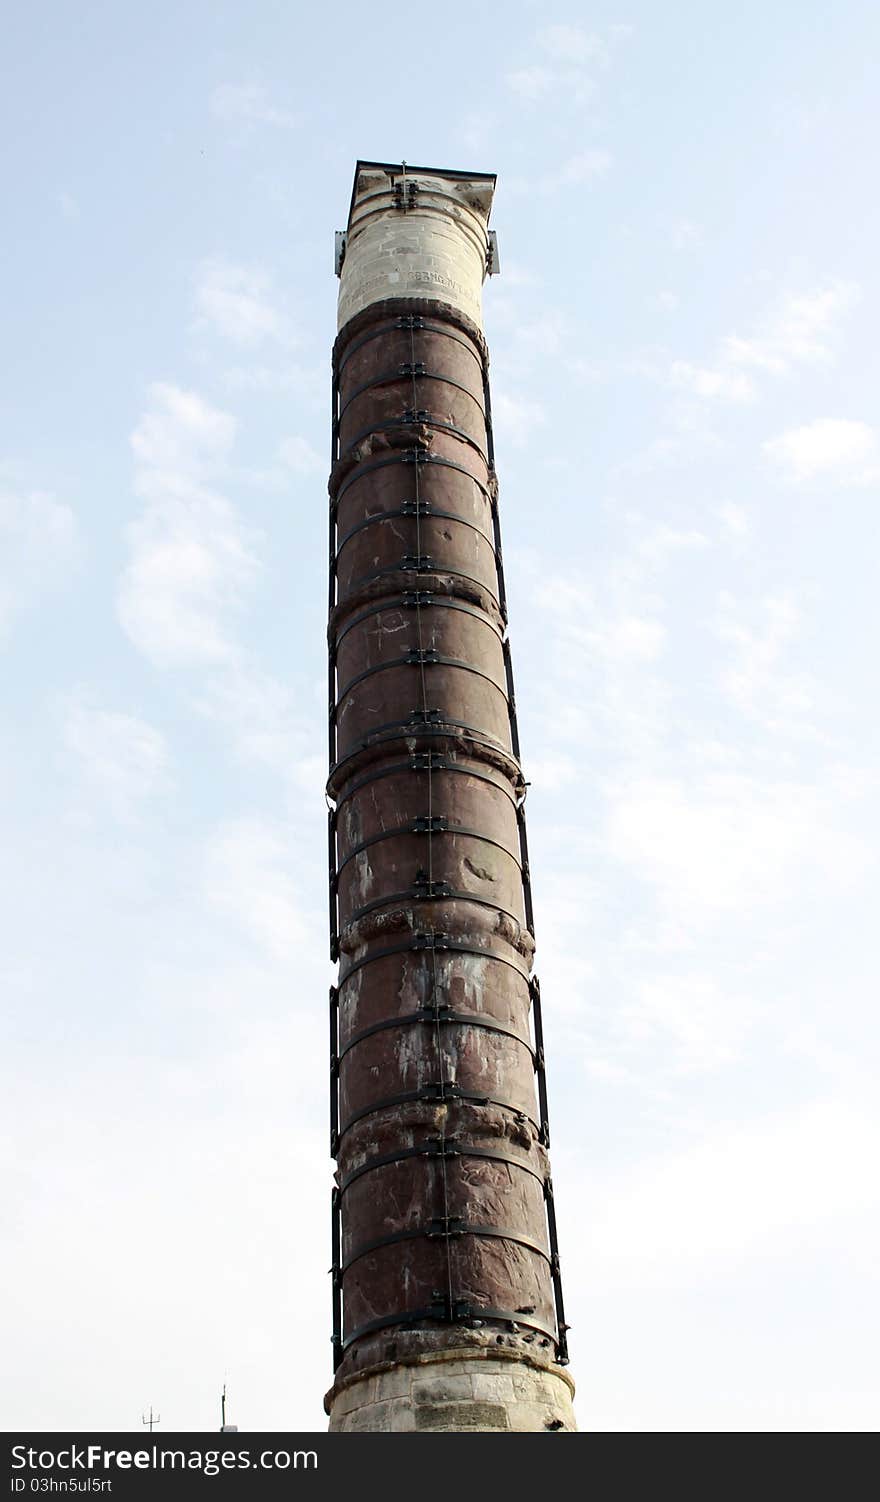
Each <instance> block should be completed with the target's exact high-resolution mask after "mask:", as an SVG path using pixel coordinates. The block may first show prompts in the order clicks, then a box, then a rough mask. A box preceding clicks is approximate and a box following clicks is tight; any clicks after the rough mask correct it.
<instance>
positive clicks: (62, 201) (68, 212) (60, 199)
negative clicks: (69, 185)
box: [55, 189, 80, 220]
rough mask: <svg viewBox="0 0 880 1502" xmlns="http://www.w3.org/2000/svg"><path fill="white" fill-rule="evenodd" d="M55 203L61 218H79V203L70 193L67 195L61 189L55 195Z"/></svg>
mask: <svg viewBox="0 0 880 1502" xmlns="http://www.w3.org/2000/svg"><path fill="white" fill-rule="evenodd" d="M55 202H56V203H57V204H58V207H59V209H60V211H61V214H62V217H63V218H65V219H70V220H73V219H78V218H79V217H80V207H79V203H78V201H77V200H76V199H75V198H74V196H73V194H72V193H68V192H66V191H65V190H64V189H62V190H61V191H60V192H59V193H56V195H55Z"/></svg>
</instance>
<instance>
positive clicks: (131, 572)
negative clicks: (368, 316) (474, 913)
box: [0, 0, 880, 1430]
mask: <svg viewBox="0 0 880 1502" xmlns="http://www.w3.org/2000/svg"><path fill="white" fill-rule="evenodd" d="M878 31H880V18H878V12H877V9H876V7H875V6H873V5H869V4H864V5H861V4H857V3H848V4H843V5H841V6H838V7H837V8H836V10H835V12H834V16H833V18H832V17H831V15H830V13H829V12H828V10H827V7H820V6H818V5H816V4H803V3H801V4H798V5H793V4H778V5H775V6H772V7H768V6H766V4H763V5H758V4H754V3H748V0H747V3H744V4H741V5H740V6H738V7H735V8H732V7H729V6H720V5H716V6H707V5H704V4H683V3H677V4H676V3H673V4H671V5H667V6H664V7H662V8H661V7H657V6H654V5H648V4H645V3H636V4H632V5H630V6H628V7H626V8H624V9H621V8H620V7H619V6H617V5H604V4H596V5H590V6H587V5H583V6H578V5H574V6H572V5H568V6H566V5H559V6H546V5H540V6H539V5H533V4H527V3H520V4H516V3H514V4H510V3H508V4H505V5H504V6H503V7H502V6H500V5H494V4H493V5H489V6H484V7H482V8H476V7H472V6H464V5H462V4H460V3H456V0H451V3H449V4H447V5H446V6H445V7H444V8H443V11H442V13H438V14H437V15H436V16H435V17H430V18H428V17H422V18H421V19H419V18H418V17H417V15H416V13H414V12H413V10H412V7H410V6H403V5H399V4H395V3H391V4H388V5H386V6H385V7H384V8H383V10H382V13H381V18H380V21H379V23H378V24H377V23H370V22H368V21H367V20H366V19H365V13H364V10H363V7H357V6H354V5H351V4H347V3H345V0H342V3H340V4H338V5H336V6H334V7H333V8H332V9H330V8H326V9H324V10H316V9H315V8H314V7H311V6H308V7H307V6H305V5H301V4H293V3H290V4H280V3H279V4H270V3H268V0H253V3H251V4H250V5H248V6H247V7H245V6H240V5H230V4H222V3H220V4H218V3H211V4H207V3H205V4H198V3H194V0H182V3H178V4H175V5H173V6H172V5H169V4H166V3H164V0H160V3H157V4H155V5H154V6H152V7H151V8H150V9H149V10H147V9H146V8H141V7H134V6H112V5H99V4H95V3H89V0H83V3H82V4H80V5H77V6H73V5H64V4H56V5H55V6H52V7H49V8H48V10H47V9H43V10H37V11H35V10H34V9H33V7H25V6H15V7H13V8H12V9H11V10H10V12H9V19H8V21H7V49H6V55H7V78H6V80H5V86H4V90H3V102H2V106H0V108H2V109H3V111H4V113H5V115H6V119H5V120H4V122H3V129H2V132H0V141H2V143H3V146H2V149H3V153H4V178H5V184H4V197H5V203H6V208H7V219H8V224H9V225H10V226H11V232H10V230H7V236H6V243H5V247H4V252H5V261H6V271H5V283H6V288H7V293H8V296H7V298H6V299H5V300H4V301H5V302H6V305H7V306H6V309H5V314H4V317H5V323H6V332H5V337H4V344H5V348H6V351H7V358H6V360H5V361H4V365H3V373H2V375H0V411H2V449H0V652H2V656H3V667H4V677H3V681H4V693H3V697H2V725H0V773H2V779H3V785H4V791H5V793H6V798H5V805H6V813H5V817H4V840H3V848H2V851H0V883H2V899H3V902H2V906H3V913H4V917H5V920H6V922H5V923H4V930H5V934H4V939H3V946H2V952H0V981H2V988H3V992H4V999H5V1002H6V1004H5V1006H4V1016H5V1018H6V1028H7V1031H8V1038H7V1041H6V1043H5V1045H4V1051H3V1057H4V1061H5V1062H4V1064H3V1081H4V1084H3V1097H4V1103H5V1106H6V1108H7V1110H8V1112H9V1115H10V1132H9V1134H8V1136H9V1148H8V1159H9V1161H8V1167H7V1169H6V1178H7V1183H8V1184H9V1186H10V1188H9V1191H8V1193H7V1196H6V1201H7V1204H9V1205H11V1207H12V1214H11V1215H10V1217H9V1220H8V1223H7V1226H6V1229H5V1231H4V1240H3V1247H2V1258H3V1266H4V1282H5V1285H6V1287H7V1288H8V1289H9V1288H12V1289H14V1290H15V1309H14V1310H13V1314H12V1325H13V1330H12V1340H11V1350H12V1352H13V1359H12V1360H7V1362H6V1363H5V1364H4V1365H5V1367H6V1371H5V1373H4V1377H3V1381H4V1383H5V1384H7V1385H6V1386H5V1387H4V1390H3V1392H2V1413H3V1420H4V1424H5V1425H6V1426H7V1427H8V1428H10V1429H11V1428H15V1427H21V1428H26V1429H38V1430H39V1429H74V1430H75V1429H77V1428H87V1427H103V1428H108V1429H114V1428H115V1429H125V1428H129V1427H136V1426H139V1420H140V1414H141V1411H142V1409H144V1408H145V1407H147V1406H148V1405H149V1404H150V1403H151V1402H152V1403H153V1405H154V1406H155V1408H156V1409H157V1410H158V1411H159V1412H161V1413H162V1415H163V1425H164V1426H165V1427H169V1428H178V1429H187V1428H191V1429H204V1428H211V1427H214V1426H215V1424H216V1422H217V1418H218V1404H217V1394H218V1393H219V1389H220V1386H221V1384H222V1381H223V1379H224V1376H226V1377H227V1380H228V1383H229V1388H230V1400H231V1417H232V1418H233V1419H234V1420H237V1421H238V1422H239V1423H240V1424H241V1425H242V1427H243V1428H249V1429H261V1428H262V1429H272V1428H279V1429H284V1428H288V1429H289V1428H293V1429H311V1428H320V1427H322V1426H323V1423H324V1418H323V1414H322V1410H321V1402H320V1399H321V1394H322V1392H323V1389H324V1387H325V1386H326V1385H327V1384H328V1383H329V1377H330V1346H329V1286H328V1279H327V1275H326V1269H327V1266H328V1264H329V1213H328V1195H329V1184H330V1162H329V1158H328V1151H327V1133H326V1118H327V1109H326V1093H327V1081H326V990H327V986H328V984H329V981H330V979H331V970H330V966H329V963H328V960H327V939H326V899H325V886H324V883H325V872H324V859H325V854H324V838H325V835H324V801H323V796H322V787H323V780H324V775H325V770H326V769H325V766H324V756H325V731H324V699H325V692H326V689H325V658H324V626H325V619H324V617H325V610H326V580H325V566H326V557H325V554H326V514H325V506H326V491H325V484H326V469H327V455H328V453H329V431H328V428H329V421H328V419H329V352H330V346H331V343H332V340H333V337H334V333H335V299H336V291H337V283H336V281H335V278H334V277H333V274H332V253H333V231H334V230H335V229H337V228H341V227H342V226H343V224H344V221H345V215H346V212H347V206H348V199H349V193H350V187H351V177H352V172H353V167H354V162H355V160H356V158H357V157H364V158H374V159H383V160H399V159H400V157H401V156H402V155H403V156H405V157H406V158H407V160H409V161H411V162H417V163H420V164H426V165H432V166H450V167H456V168H473V169H476V170H482V171H495V172H497V173H498V175H499V184H498V191H497V195H496V200H495V209H494V212H493V224H494V226H495V228H496V229H497V231H498V235H499V241H500V249H501V259H502V268H503V270H502V276H501V277H500V278H497V279H493V280H492V282H490V283H489V284H488V285H487V287H486V292H485V322H486V329H487V333H488V337H489V340H490V345H491V350H492V360H493V367H492V368H493V404H494V408H495V413H496V421H497V452H498V463H499V472H500V478H501V504H502V525H503V529H504V537H505V559H506V566H507V572H508V590H509V596H510V609H511V642H512V647H513V653H514V665H515V670H516V674H517V698H518V705H519V714H520V730H521V738H522V742H523V754H524V761H525V766H526V773H527V775H528V776H529V778H530V780H531V783H532V786H531V789H530V793H529V811H530V843H531V846H532V866H533V872H534V880H535V905H536V922H537V935H538V956H537V959H538V966H537V968H538V971H539V973H540V975H541V979H542V993H543V996H544V1010H545V1018H546V1023H545V1025H546V1030H547V1035H548V1037H547V1042H548V1051H549V1075H550V1088H551V1107H552V1112H553V1123H554V1144H555V1152H554V1160H555V1180H556V1184H557V1196H558V1203H559V1211H560V1235H561V1244H562V1253H563V1271H564V1275H565V1281H566V1294H567V1303H568V1305H569V1308H570V1315H569V1317H570V1319H571V1323H572V1327H573V1328H572V1335H571V1345H572V1359H573V1366H572V1370H573V1373H574V1375H575V1377H576V1379H577V1381H578V1391H579V1397H578V1411H579V1418H580V1423H581V1426H582V1427H583V1428H584V1429H589V1428H593V1429H596V1428H598V1429H624V1430H625V1429H638V1428H649V1429H689V1428H716V1429H717V1428H722V1429H723V1428H730V1429H761V1428H767V1429H779V1428H785V1429H791V1428H795V1429H797V1428H802V1429H815V1428H819V1429H822V1428H831V1429H835V1428H848V1427H849V1428H852V1427H875V1426H876V1414H877V1411H878V1404H877V1396H878V1395H877V1392H876V1386H877V1377H876V1363H875V1360H874V1357H873V1351H874V1349H875V1347H876V1340H877V1334H878V1330H877V1323H878V1318H877V1315H878V1300H877V1284H876V1242H877V1231H878V1219H880V1216H878V1200H880V1195H878V1188H877V1174H876V1161H877V1150H878V1146H880V1120H878V1113H877V1107H876V1103H875V1099H874V1093H875V1092H874V1088H873V1086H874V1079H875V1078H876V1065H877V1053H878V1027H877V1021H876V996H877V969H878V966H877V949H876V937H875V929H876V920H875V916H874V906H875V904H874V902H873V900H872V899H873V887H874V884H875V881H876V846H877V839H876V836H877V825H878V802H877V788H878V774H877V754H876V753H877V730H878V716H877V707H876V683H875V680H876V672H875V668H874V660H873V659H874V656H875V643H876V640H877V636H878V627H880V620H878V613H880V612H878V602H877V589H876V563H875V559H876V531H877V527H876V520H875V518H876V508H877V500H878V491H880V425H878V423H880V420H878V413H877V398H876V392H877V389H878V369H877V367H878V359H880V356H878V348H880V341H878V337H877V332H878V329H877V325H878V318H877V308H878V304H877V298H878V294H877V286H876V273H875V267H876V264H877V259H878V250H880V244H878V241H880V225H878V206H877V195H876V192H875V191H874V187H873V155H872V151H873V142H874V141H875V139H876V133H877V123H878V122H877V106H876V88H875V83H874V80H873V78H872V77H871V75H870V73H869V63H870V60H871V59H872V58H873V57H874V56H875V55H876V50H877V44H878V40H880V37H878ZM6 998H8V1000H6Z"/></svg>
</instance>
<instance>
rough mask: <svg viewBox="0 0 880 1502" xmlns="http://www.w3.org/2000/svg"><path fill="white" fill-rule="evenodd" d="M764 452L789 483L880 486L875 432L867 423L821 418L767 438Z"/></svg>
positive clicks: (877, 445) (879, 445)
mask: <svg viewBox="0 0 880 1502" xmlns="http://www.w3.org/2000/svg"><path fill="white" fill-rule="evenodd" d="M763 448H764V453H765V454H766V455H767V458H768V459H770V460H772V462H773V463H774V464H775V465H777V466H778V468H779V469H780V470H781V472H782V473H783V474H784V475H786V476H787V478H789V479H791V480H795V481H809V480H814V479H822V478H824V479H829V480H834V481H837V482H838V483H840V484H842V485H876V484H878V483H880V442H878V438H877V433H876V430H875V429H874V428H872V427H870V426H869V425H868V423H866V422H857V421H855V420H853V419H852V418H845V417H820V418H817V419H816V420H815V422H808V423H804V424H802V425H801V426H800V427H797V428H788V429H786V431H785V432H784V433H780V434H779V436H778V437H777V438H769V439H768V440H767V442H766V443H765V444H764V445H763Z"/></svg>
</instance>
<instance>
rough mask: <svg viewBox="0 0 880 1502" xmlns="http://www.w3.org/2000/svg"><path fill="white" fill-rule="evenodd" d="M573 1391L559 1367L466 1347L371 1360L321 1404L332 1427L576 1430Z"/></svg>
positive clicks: (369, 1430)
mask: <svg viewBox="0 0 880 1502" xmlns="http://www.w3.org/2000/svg"><path fill="white" fill-rule="evenodd" d="M573 1395H574V1383H573V1382H572V1380H571V1378H570V1377H569V1376H568V1374H567V1372H565V1371H564V1370H563V1369H562V1367H559V1366H554V1365H544V1364H542V1363H540V1362H537V1361H535V1362H531V1361H524V1360H523V1359H522V1357H521V1356H519V1355H515V1354H514V1353H512V1352H511V1354H510V1355H509V1356H505V1355H504V1354H503V1353H501V1352H494V1351H493V1352H492V1353H491V1354H490V1355H487V1356H483V1355H482V1354H481V1353H480V1351H479V1350H473V1349H471V1350H468V1349H467V1348H463V1349H460V1350H449V1351H432V1352H430V1353H426V1354H425V1355H423V1356H414V1357H411V1358H410V1359H409V1360H405V1361H402V1362H394V1363H391V1362H388V1363H383V1364H382V1365H379V1366H373V1367H369V1368H367V1369H366V1370H365V1371H363V1372H358V1373H357V1374H356V1375H353V1376H351V1377H346V1378H344V1379H343V1380H342V1381H341V1382H338V1383H337V1384H336V1385H335V1386H334V1387H333V1388H331V1390H330V1392H329V1393H328V1394H327V1396H326V1398H325V1399H324V1407H325V1409H326V1411H327V1412H328V1413H329V1415H330V1425H329V1430H330V1433H331V1434H389V1433H391V1434H398V1433H399V1434H405V1433H421V1434H456V1433H462V1432H464V1433H475V1432H476V1433H480V1434H499V1433H514V1434H524V1433H527V1434H546V1433H549V1434H552V1433H568V1434H571V1433H574V1432H575V1431H576V1430H577V1424H576V1423H575V1417H574V1409H573V1408H572V1397H573Z"/></svg>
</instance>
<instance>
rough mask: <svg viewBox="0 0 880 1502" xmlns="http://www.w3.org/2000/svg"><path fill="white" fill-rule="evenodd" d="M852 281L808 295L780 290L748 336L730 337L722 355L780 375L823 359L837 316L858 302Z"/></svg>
mask: <svg viewBox="0 0 880 1502" xmlns="http://www.w3.org/2000/svg"><path fill="white" fill-rule="evenodd" d="M859 295H860V294H859V289H858V287H857V286H856V285H855V284H854V283H852V282H831V283H830V284H829V285H827V286H825V287H817V288H814V289H813V290H812V291H811V292H801V293H797V292H786V293H785V294H784V295H783V297H782V298H781V300H780V302H779V304H778V306H777V307H776V308H774V309H773V310H772V311H771V312H770V314H769V315H768V316H767V317H766V318H765V320H764V323H763V325H762V326H761V327H760V328H759V329H758V331H757V333H756V334H755V335H754V336H752V337H751V338H746V339H743V338H740V337H739V335H737V334H731V335H729V336H728V338H726V339H725V340H724V341H723V346H722V348H723V354H724V357H725V358H726V359H727V360H728V361H730V363H731V364H734V365H751V366H753V367H755V368H756V369H758V370H766V371H770V372H771V373H772V374H774V375H778V374H783V373H785V372H786V371H788V370H790V369H791V367H792V366H793V365H798V364H803V363H815V362H821V361H825V360H828V359H829V358H830V355H831V341H832V340H833V337H834V334H835V331H836V328H837V325H838V324H839V322H840V320H841V318H842V317H843V316H844V315H845V314H846V313H849V312H850V311H851V310H852V309H853V308H854V307H855V306H856V303H857V302H858V300H859Z"/></svg>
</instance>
